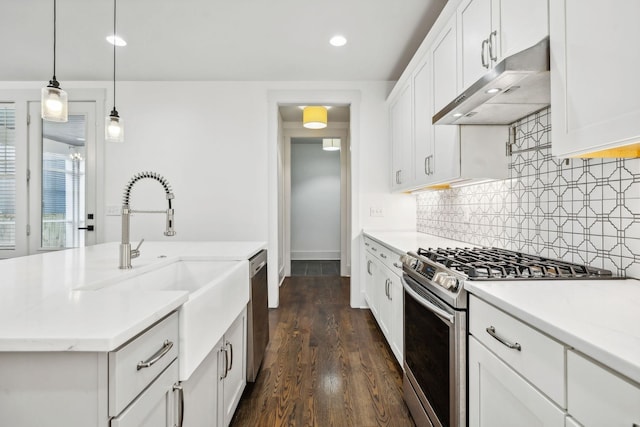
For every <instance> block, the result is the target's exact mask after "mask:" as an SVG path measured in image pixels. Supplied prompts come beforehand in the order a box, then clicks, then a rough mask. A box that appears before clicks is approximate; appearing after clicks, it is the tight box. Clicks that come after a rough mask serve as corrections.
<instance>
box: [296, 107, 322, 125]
mask: <svg viewBox="0 0 640 427" xmlns="http://www.w3.org/2000/svg"><path fill="white" fill-rule="evenodd" d="M302 126H304V127H306V128H307V129H324V128H326V127H327V108H326V107H323V106H319V105H314V106H309V107H304V110H302Z"/></svg>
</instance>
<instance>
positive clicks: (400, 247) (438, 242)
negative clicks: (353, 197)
mask: <svg viewBox="0 0 640 427" xmlns="http://www.w3.org/2000/svg"><path fill="white" fill-rule="evenodd" d="M363 234H364V235H365V236H367V237H370V238H372V239H373V240H377V241H378V242H380V243H382V244H384V245H385V246H388V247H389V248H391V249H393V250H395V251H396V252H400V253H406V252H409V251H413V252H415V251H417V250H418V248H424V249H427V248H438V247H444V248H461V247H462V248H470V247H475V246H478V245H473V244H471V243H467V242H461V241H458V240H451V239H446V238H444V237H438V236H433V235H431V234H425V233H418V232H416V231H373V230H364V231H363Z"/></svg>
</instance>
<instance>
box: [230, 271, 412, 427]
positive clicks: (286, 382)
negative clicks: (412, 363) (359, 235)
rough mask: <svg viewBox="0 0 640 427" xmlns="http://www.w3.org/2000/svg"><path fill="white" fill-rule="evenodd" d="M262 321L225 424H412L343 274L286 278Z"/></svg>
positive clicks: (389, 361)
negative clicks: (255, 351) (259, 346)
mask: <svg viewBox="0 0 640 427" xmlns="http://www.w3.org/2000/svg"><path fill="white" fill-rule="evenodd" d="M269 326H270V337H271V339H270V342H269V346H268V348H267V352H266V354H265V359H264V361H263V364H262V369H261V371H260V374H259V375H258V378H257V381H256V383H255V384H251V383H249V384H247V388H246V389H245V392H244V395H243V397H242V399H241V401H240V404H239V405H238V409H237V410H236V413H235V416H234V418H233V420H232V422H231V425H232V426H234V427H245V426H251V427H254V426H255V427H263V426H264V427H272V426H322V427H325V426H336V427H342V426H355V427H374V426H397V427H404V426H414V425H415V424H414V423H413V420H412V419H411V416H410V415H409V411H408V409H407V407H406V405H405V403H404V401H403V400H402V371H401V369H400V366H399V365H398V364H397V362H396V361H395V358H394V356H393V354H392V353H391V350H390V348H389V347H388V345H387V344H386V341H385V340H384V337H383V336H382V332H381V331H380V329H378V326H377V324H376V323H375V319H374V318H373V316H372V314H371V312H370V311H369V310H361V309H352V308H350V307H349V279H348V278H340V277H290V278H287V279H286V280H285V282H284V283H283V285H282V286H281V288H280V308H278V309H275V310H270V313H269Z"/></svg>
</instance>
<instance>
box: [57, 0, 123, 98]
mask: <svg viewBox="0 0 640 427" xmlns="http://www.w3.org/2000/svg"><path fill="white" fill-rule="evenodd" d="M54 1H55V0H54ZM116 3H117V2H116V0H113V37H114V43H113V109H114V110H115V109H116V43H115V37H116Z"/></svg>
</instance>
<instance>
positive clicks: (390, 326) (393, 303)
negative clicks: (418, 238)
mask: <svg viewBox="0 0 640 427" xmlns="http://www.w3.org/2000/svg"><path fill="white" fill-rule="evenodd" d="M365 248H366V251H365V263H366V265H365V280H364V293H365V299H366V301H367V304H368V305H369V308H370V309H371V312H372V313H373V315H374V317H375V319H376V321H377V322H378V326H380V330H382V333H383V334H384V336H385V338H386V339H387V342H388V343H389V347H390V348H391V350H392V351H393V354H394V355H395V357H396V360H397V361H398V363H400V365H401V366H402V361H403V351H404V345H403V339H404V324H403V316H402V299H403V297H404V292H403V290H402V278H401V277H400V275H399V274H397V273H396V272H395V271H394V270H391V268H394V269H396V268H397V265H399V262H400V261H399V258H400V255H399V254H397V253H395V252H393V251H392V250H391V249H389V248H387V247H385V246H383V245H381V244H379V243H377V242H375V241H373V240H371V239H369V238H365ZM394 264H395V265H394Z"/></svg>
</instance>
